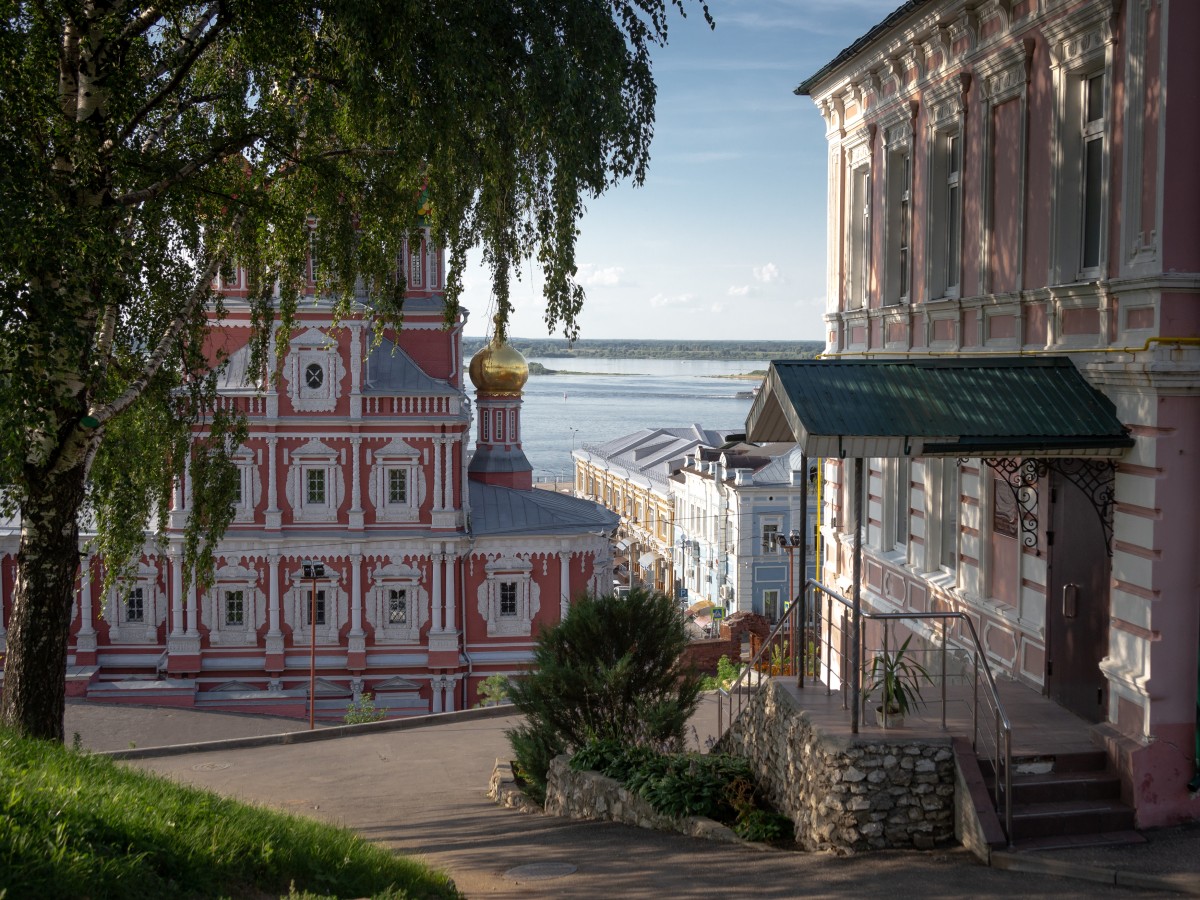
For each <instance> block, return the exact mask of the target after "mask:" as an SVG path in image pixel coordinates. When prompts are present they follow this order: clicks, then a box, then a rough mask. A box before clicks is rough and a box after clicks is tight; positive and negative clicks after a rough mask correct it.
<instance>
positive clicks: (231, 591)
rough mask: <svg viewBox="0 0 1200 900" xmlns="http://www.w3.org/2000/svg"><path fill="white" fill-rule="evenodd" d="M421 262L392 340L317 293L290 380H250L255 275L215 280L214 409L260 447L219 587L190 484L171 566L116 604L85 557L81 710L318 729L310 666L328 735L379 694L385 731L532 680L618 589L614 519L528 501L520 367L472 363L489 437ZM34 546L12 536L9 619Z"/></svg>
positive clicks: (177, 514) (581, 507)
mask: <svg viewBox="0 0 1200 900" xmlns="http://www.w3.org/2000/svg"><path fill="white" fill-rule="evenodd" d="M404 264H405V265H406V266H407V267H408V273H407V274H408V283H409V296H408V297H407V299H406V302H405V306H404V313H405V319H404V327H403V329H402V330H400V331H394V330H391V329H384V330H383V331H382V333H381V334H379V335H376V334H375V333H374V332H372V330H371V327H372V326H371V324H370V322H369V319H367V318H366V317H361V318H352V319H349V320H346V319H343V320H342V321H341V322H340V323H339V324H337V325H334V323H333V321H332V319H331V312H332V307H331V305H330V303H329V302H327V301H326V300H325V299H323V298H321V297H318V296H316V290H315V288H316V286H315V284H314V283H312V282H311V281H310V284H309V294H310V296H309V297H308V298H306V300H305V302H303V303H302V304H301V306H300V311H299V312H298V314H297V321H296V327H295V328H294V329H293V330H292V332H291V334H290V335H289V336H288V341H287V349H286V355H285V356H284V358H283V359H282V360H278V362H279V363H280V373H281V375H280V377H279V379H278V381H277V382H272V381H270V380H268V379H266V378H265V377H262V375H261V373H255V372H252V371H251V370H250V368H249V349H248V346H247V341H248V338H249V334H250V328H249V326H250V310H249V306H248V304H247V302H246V299H245V298H246V291H245V284H244V281H243V280H242V275H241V273H234V275H233V277H232V278H230V279H229V280H222V282H221V283H220V284H219V285H217V287H218V289H219V290H220V292H221V293H222V294H223V296H224V305H225V307H226V310H227V311H228V315H227V317H226V319H225V320H224V321H223V322H221V323H220V324H216V323H214V327H213V329H212V332H211V336H210V339H211V346H210V348H209V352H210V357H211V358H214V359H215V358H216V356H217V353H218V351H219V352H221V353H223V354H225V355H226V356H227V357H228V359H229V364H228V366H227V367H226V369H225V370H224V373H223V375H222V376H221V378H222V381H221V386H220V400H219V402H220V403H221V404H222V405H224V406H227V407H229V408H233V409H236V410H238V411H240V412H241V413H243V414H244V415H245V416H246V418H247V421H248V426H249V436H248V438H247V440H246V441H245V443H244V444H243V445H242V446H241V447H240V448H239V450H238V451H237V455H236V457H235V459H236V462H237V465H238V470H239V474H240V485H239V490H238V493H237V497H238V499H237V508H236V514H235V518H234V521H233V524H232V525H231V526H230V527H229V529H228V531H227V532H226V534H225V535H224V537H223V539H222V540H221V542H220V544H219V545H218V547H217V551H216V556H217V560H216V572H215V579H214V581H213V584H212V586H211V587H209V588H207V589H205V590H197V587H196V585H195V584H194V583H188V582H187V581H185V579H184V575H183V568H182V565H181V560H182V537H183V532H182V529H183V525H184V522H185V521H186V517H187V514H188V511H189V509H190V507H191V504H192V495H191V484H190V480H189V479H188V478H186V477H185V478H184V479H183V480H182V482H181V483H180V484H178V485H177V488H176V490H175V492H174V509H172V510H171V511H170V512H169V522H168V527H167V529H166V533H167V541H166V551H165V553H163V554H161V555H160V554H158V553H156V552H154V551H153V550H152V549H151V548H150V546H149V545H148V548H147V551H146V555H145V556H143V558H142V559H141V560H140V562H139V564H138V566H137V570H136V573H135V574H134V576H133V578H132V579H130V580H128V581H125V582H122V583H120V584H118V585H116V586H114V587H113V588H111V589H110V590H107V591H104V590H102V582H103V580H104V578H103V576H104V568H103V567H104V561H103V560H102V559H99V558H97V557H94V556H89V557H87V558H86V559H85V563H84V565H83V567H82V575H81V578H80V584H79V591H78V597H77V600H76V604H75V612H74V618H73V622H72V626H71V641H70V651H69V652H70V657H69V659H68V664H69V683H68V692H69V694H72V695H75V696H83V697H87V698H89V699H97V700H104V701H108V702H124V701H128V702H150V703H155V704H171V705H180V706H196V707H203V708H210V709H224V710H242V711H251V712H257V713H273V714H281V715H296V716H303V715H306V714H307V709H308V703H309V691H308V688H309V680H310V677H311V676H312V670H313V669H315V691H314V694H315V713H316V716H317V717H318V718H322V719H326V720H340V719H341V718H342V716H343V715H344V713H345V712H346V708H347V704H348V703H349V702H350V701H351V700H353V699H357V698H359V697H360V696H361V695H362V693H364V692H369V693H371V694H372V695H373V697H374V701H375V704H376V706H377V708H378V709H380V710H382V711H383V712H384V713H385V714H386V715H388V716H389V717H399V716H408V715H416V714H423V713H430V712H439V711H446V710H454V709H462V708H466V707H469V706H471V705H473V704H474V703H475V702H476V686H477V684H478V683H479V681H480V680H482V679H483V678H486V677H487V676H488V675H491V674H497V673H500V674H512V673H515V672H519V671H521V670H522V669H523V668H524V667H525V666H526V665H527V664H528V662H529V661H530V659H531V655H532V647H533V641H534V638H535V637H536V635H537V632H538V629H539V628H540V627H542V626H546V625H552V624H554V623H555V622H557V621H559V619H560V618H561V617H562V616H563V615H565V614H566V611H567V609H568V606H569V604H570V602H571V600H572V599H573V598H574V597H576V596H578V595H579V594H581V593H583V592H585V591H595V590H598V589H603V588H605V587H606V586H607V582H608V580H609V578H610V572H611V568H612V561H611V549H610V542H609V535H610V533H611V531H612V530H613V529H614V528H615V526H616V517H615V516H613V515H612V514H610V513H608V512H605V511H604V510H602V509H600V508H599V507H598V506H596V505H595V504H593V503H590V502H588V501H585V500H579V499H575V498H572V497H566V496H561V495H556V494H554V493H552V492H547V491H540V490H533V489H532V487H531V481H532V479H531V467H530V465H529V463H528V461H527V460H526V459H525V456H524V453H523V452H522V449H521V447H522V444H521V441H522V433H521V389H522V387H523V385H524V383H525V379H526V378H527V376H528V367H527V366H526V365H525V361H524V359H523V358H522V357H521V355H520V354H519V353H518V352H516V351H515V350H513V349H512V348H510V347H508V346H507V345H506V344H504V343H503V342H502V341H501V342H497V341H493V342H492V344H491V345H489V346H488V347H486V348H484V350H482V351H480V353H478V354H477V355H476V357H475V358H474V359H473V360H472V362H471V368H470V378H471V380H472V382H473V384H474V386H475V388H476V396H477V404H476V410H475V411H476V414H477V415H476V417H475V419H476V422H475V424H476V432H475V434H474V435H472V433H471V423H472V412H471V404H470V401H469V399H468V394H467V384H466V377H467V372H465V371H464V367H463V360H462V350H461V338H462V329H463V325H464V323H465V315H464V316H462V317H460V318H459V320H458V321H457V322H455V323H453V325H452V326H451V327H449V328H445V327H444V326H443V317H444V311H445V307H444V303H443V299H442V290H441V289H442V287H443V282H442V266H443V260H442V257H441V254H440V253H439V252H437V251H436V249H434V248H430V247H428V246H427V245H426V244H425V243H422V245H421V246H420V247H419V248H413V251H412V252H411V253H410V254H409V255H408V256H407V258H406V259H405V261H404ZM376 337H378V341H376V340H375V339H376ZM276 361H277V360H275V359H271V360H270V366H272V367H273V366H274V365H275V363H276ZM197 436H198V437H199V436H200V432H198V433H197ZM17 538H18V534H17V532H16V530H15V528H10V529H8V531H7V533H6V534H3V535H2V536H0V552H2V554H3V556H2V558H0V577H2V582H0V585H2V588H3V594H2V595H0V600H2V601H3V611H4V613H5V615H4V616H0V623H2V622H3V621H5V620H6V618H7V612H8V605H9V602H10V598H11V596H12V585H13V579H14V576H15V565H16V562H15V558H16V550H17V546H16V544H17ZM314 562H315V563H317V564H319V568H318V567H313V566H306V563H314ZM314 569H316V570H317V577H310V575H311V574H312V573H313V570H314ZM2 641H3V630H2V628H0V642H2ZM314 660H315V661H314Z"/></svg>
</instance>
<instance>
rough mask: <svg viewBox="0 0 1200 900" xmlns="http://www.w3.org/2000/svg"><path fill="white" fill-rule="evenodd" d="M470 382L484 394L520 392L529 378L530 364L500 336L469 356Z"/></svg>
mask: <svg viewBox="0 0 1200 900" xmlns="http://www.w3.org/2000/svg"><path fill="white" fill-rule="evenodd" d="M469 371H470V375H471V383H472V384H473V385H475V388H476V389H477V390H479V391H480V392H482V393H485V394H519V393H521V388H523V387H525V382H526V381H528V380H529V363H527V362H525V357H524V356H522V355H521V351H520V350H517V349H516V348H515V347H512V346H510V345H509V344H508V343H507V342H506V341H505V340H504V339H503V338H502V337H499V336H497V337H495V338H493V339H492V342H491V343H490V344H488V345H487V346H486V347H484V348H483V349H482V350H480V351H479V352H478V353H476V354H475V355H474V356H473V357H471V368H470V370H469Z"/></svg>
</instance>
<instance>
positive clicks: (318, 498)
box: [304, 468, 326, 506]
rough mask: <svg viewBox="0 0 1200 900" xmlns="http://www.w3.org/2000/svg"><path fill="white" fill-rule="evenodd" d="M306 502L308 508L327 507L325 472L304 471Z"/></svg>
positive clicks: (322, 470) (320, 470) (319, 470)
mask: <svg viewBox="0 0 1200 900" xmlns="http://www.w3.org/2000/svg"><path fill="white" fill-rule="evenodd" d="M304 502H305V504H306V505H308V506H324V505H325V502H326V501H325V470H324V469H323V468H320V469H305V470H304Z"/></svg>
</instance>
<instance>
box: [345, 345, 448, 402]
mask: <svg viewBox="0 0 1200 900" xmlns="http://www.w3.org/2000/svg"><path fill="white" fill-rule="evenodd" d="M363 375H364V377H363V390H362V392H363V393H364V394H418V395H421V396H451V395H457V394H458V391H457V390H456V389H455V388H453V387H451V386H450V385H449V384H448V383H447V382H445V381H438V380H437V379H436V378H433V377H431V376H429V375H427V374H426V373H425V371H424V370H423V369H422V368H421V367H420V366H418V365H417V364H416V363H415V362H413V358H412V357H411V356H409V355H408V354H407V353H405V352H404V351H403V350H401V349H400V348H399V347H397V346H396V345H395V344H394V343H392V342H391V341H390V340H388V339H387V338H383V339H382V340H381V341H380V342H379V346H378V347H373V348H372V349H371V350H370V351H369V352H368V353H367V365H366V371H365V372H364V373H363Z"/></svg>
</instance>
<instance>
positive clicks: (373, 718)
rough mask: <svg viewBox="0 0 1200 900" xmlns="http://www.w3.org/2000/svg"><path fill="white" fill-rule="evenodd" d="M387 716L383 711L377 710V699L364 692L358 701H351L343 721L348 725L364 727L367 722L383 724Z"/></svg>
mask: <svg viewBox="0 0 1200 900" xmlns="http://www.w3.org/2000/svg"><path fill="white" fill-rule="evenodd" d="M385 715H386V714H385V713H384V711H383V710H382V709H376V708H375V698H374V697H372V696H371V694H370V692H369V691H363V693H362V695H361V696H360V697H359V698H358V699H357V700H351V701H350V704H349V705H348V706H347V707H346V715H344V716H343V717H342V720H343V721H344V722H345V723H346V724H347V725H364V724H366V723H367V722H381V721H383V719H384V717H385Z"/></svg>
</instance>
